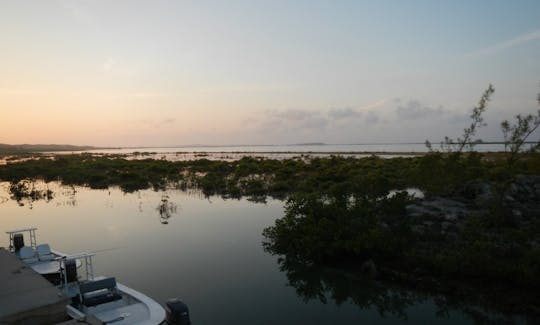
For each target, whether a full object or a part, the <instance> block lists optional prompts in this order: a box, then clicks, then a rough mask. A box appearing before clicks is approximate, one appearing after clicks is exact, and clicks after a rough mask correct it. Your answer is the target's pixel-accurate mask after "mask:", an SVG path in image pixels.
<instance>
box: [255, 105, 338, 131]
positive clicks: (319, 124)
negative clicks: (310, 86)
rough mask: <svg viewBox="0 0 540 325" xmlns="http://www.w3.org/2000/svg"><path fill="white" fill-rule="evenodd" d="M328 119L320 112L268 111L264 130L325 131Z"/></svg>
mask: <svg viewBox="0 0 540 325" xmlns="http://www.w3.org/2000/svg"><path fill="white" fill-rule="evenodd" d="M327 124H328V119H327V118H326V117H324V116H322V115H321V113H320V112H319V111H313V110H301V109H287V110H267V111H266V117H265V118H264V119H263V121H262V125H261V126H262V128H263V129H274V130H276V129H277V130H294V129H323V128H325V127H326V126H327Z"/></svg>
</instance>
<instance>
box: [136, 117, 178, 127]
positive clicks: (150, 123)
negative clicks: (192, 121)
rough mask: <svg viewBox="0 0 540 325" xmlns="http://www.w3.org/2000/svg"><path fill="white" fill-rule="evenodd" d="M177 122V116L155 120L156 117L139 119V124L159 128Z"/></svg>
mask: <svg viewBox="0 0 540 325" xmlns="http://www.w3.org/2000/svg"><path fill="white" fill-rule="evenodd" d="M175 122H176V118H174V117H166V118H163V119H159V120H155V119H140V120H138V121H137V124H139V125H142V126H143V127H145V128H148V129H159V128H163V127H166V126H168V125H170V124H174V123H175Z"/></svg>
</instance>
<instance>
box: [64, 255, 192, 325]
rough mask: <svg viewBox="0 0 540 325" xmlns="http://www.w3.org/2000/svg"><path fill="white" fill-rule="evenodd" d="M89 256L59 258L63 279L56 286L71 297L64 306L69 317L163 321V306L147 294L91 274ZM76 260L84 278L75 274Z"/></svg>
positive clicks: (150, 324) (153, 324)
mask: <svg viewBox="0 0 540 325" xmlns="http://www.w3.org/2000/svg"><path fill="white" fill-rule="evenodd" d="M93 256H94V254H93V253H81V254H77V255H71V256H66V257H63V258H62V259H63V262H64V265H66V267H65V268H63V269H62V279H63V280H64V281H63V283H62V284H61V285H60V286H59V288H61V289H62V290H63V292H64V294H65V295H66V296H67V297H69V298H71V304H69V305H68V306H67V307H66V310H67V313H68V315H69V316H70V317H72V318H73V319H75V320H77V321H83V320H85V319H86V318H87V317H90V316H91V317H94V318H96V319H98V320H99V321H100V322H102V323H104V324H112V323H114V324H115V325H122V324H138V325H157V324H162V323H163V322H164V321H165V316H166V313H165V309H164V308H163V307H161V305H160V304H158V303H157V302H156V301H154V300H153V299H151V298H150V297H148V296H146V295H144V294H142V293H141V292H138V291H136V290H134V289H132V288H129V287H127V286H125V285H122V284H121V283H117V282H116V278H114V277H94V275H93V266H92V257H93ZM77 259H79V260H83V261H84V262H85V263H84V264H85V268H84V269H85V270H86V277H85V279H81V278H80V277H79V276H78V275H77V274H76V272H77V268H76V267H75V264H74V263H75V262H74V261H75V260H77ZM186 315H187V314H186ZM167 324H169V323H167Z"/></svg>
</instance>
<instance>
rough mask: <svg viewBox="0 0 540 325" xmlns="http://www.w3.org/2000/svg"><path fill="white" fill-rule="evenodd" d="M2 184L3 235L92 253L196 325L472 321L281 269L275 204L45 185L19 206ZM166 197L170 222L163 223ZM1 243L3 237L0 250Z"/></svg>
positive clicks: (337, 279)
mask: <svg viewBox="0 0 540 325" xmlns="http://www.w3.org/2000/svg"><path fill="white" fill-rule="evenodd" d="M6 186H7V184H6V183H0V218H1V225H2V226H1V229H2V230H9V229H14V228H22V227H27V226H36V227H38V228H39V230H38V232H37V235H38V236H37V240H38V243H43V242H47V243H49V244H50V245H51V247H53V249H56V250H59V251H62V252H64V253H76V252H83V251H86V252H98V254H97V256H96V257H95V259H94V271H95V274H96V275H106V276H115V277H116V278H117V280H118V282H121V283H124V284H126V285H128V286H131V287H133V288H135V289H137V290H139V291H142V292H143V293H145V294H147V295H149V296H150V297H152V298H154V299H155V300H157V301H158V302H160V303H163V302H164V301H166V299H167V298H171V297H180V298H181V299H182V300H183V301H185V302H186V303H187V304H188V306H189V308H190V312H191V319H192V322H193V324H276V323H277V324H300V323H303V324H359V323H365V324H394V323H400V322H405V321H408V322H411V323H422V324H455V323H465V324H466V323H471V322H472V319H471V318H470V317H469V316H468V314H465V313H464V312H462V311H460V309H459V308H455V309H453V308H450V309H449V310H446V311H445V310H442V311H441V308H439V307H440V306H439V307H437V306H436V304H435V303H434V299H433V298H432V297H429V296H422V295H420V294H417V293H414V292H410V291H407V290H401V289H396V288H389V287H385V286H384V285H381V284H377V285H374V284H373V283H368V282H363V281H362V280H359V279H356V278H353V277H350V276H348V275H346V274H343V273H340V272H335V271H332V270H324V269H315V268H305V267H304V268H302V267H296V266H294V265H286V266H283V264H279V263H278V257H277V256H272V255H270V254H268V253H266V252H264V251H263V248H262V245H261V243H262V241H263V237H262V235H261V233H262V230H263V229H264V227H267V226H270V225H272V224H273V223H274V220H275V219H276V218H277V217H281V216H283V202H282V201H278V200H268V202H267V203H266V204H261V203H253V202H250V201H247V200H244V199H243V200H223V199H221V198H219V197H210V198H205V197H203V196H201V195H200V194H199V193H197V192H193V193H186V192H181V191H178V190H169V191H166V192H155V191H151V190H145V191H139V192H135V193H130V194H125V193H122V192H121V191H120V190H118V189H110V190H90V189H86V188H80V187H61V186H58V185H54V184H49V185H48V186H49V188H51V189H53V191H54V192H55V197H54V198H53V199H52V200H50V201H49V202H45V201H43V200H39V201H35V202H31V203H30V202H28V201H26V202H24V201H23V202H21V203H23V204H24V205H23V206H21V205H20V204H18V203H17V202H15V201H13V200H11V199H9V194H8V193H7V192H6ZM39 186H42V187H43V186H45V185H44V184H41V185H39ZM163 200H166V204H167V205H168V207H169V208H168V210H167V211H168V212H169V215H170V218H168V219H164V218H163V217H162V216H160V212H159V210H160V209H159V207H160V205H161V204H162V203H163V202H164V201H163ZM7 244H8V237H7V236H6V234H5V232H4V231H2V233H1V234H0V245H2V246H7ZM280 265H282V270H280ZM321 300H322V301H321ZM324 300H326V303H324V302H323V301H324ZM353 300H354V301H353ZM446 307H448V306H446Z"/></svg>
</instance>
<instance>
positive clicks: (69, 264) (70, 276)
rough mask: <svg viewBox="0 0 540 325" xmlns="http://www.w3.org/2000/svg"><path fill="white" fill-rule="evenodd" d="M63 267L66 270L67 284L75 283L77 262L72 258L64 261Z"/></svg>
mask: <svg viewBox="0 0 540 325" xmlns="http://www.w3.org/2000/svg"><path fill="white" fill-rule="evenodd" d="M64 267H65V268H66V278H67V282H68V283H70V282H75V281H77V261H76V260H75V259H73V258H71V259H67V260H65V261H64Z"/></svg>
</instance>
